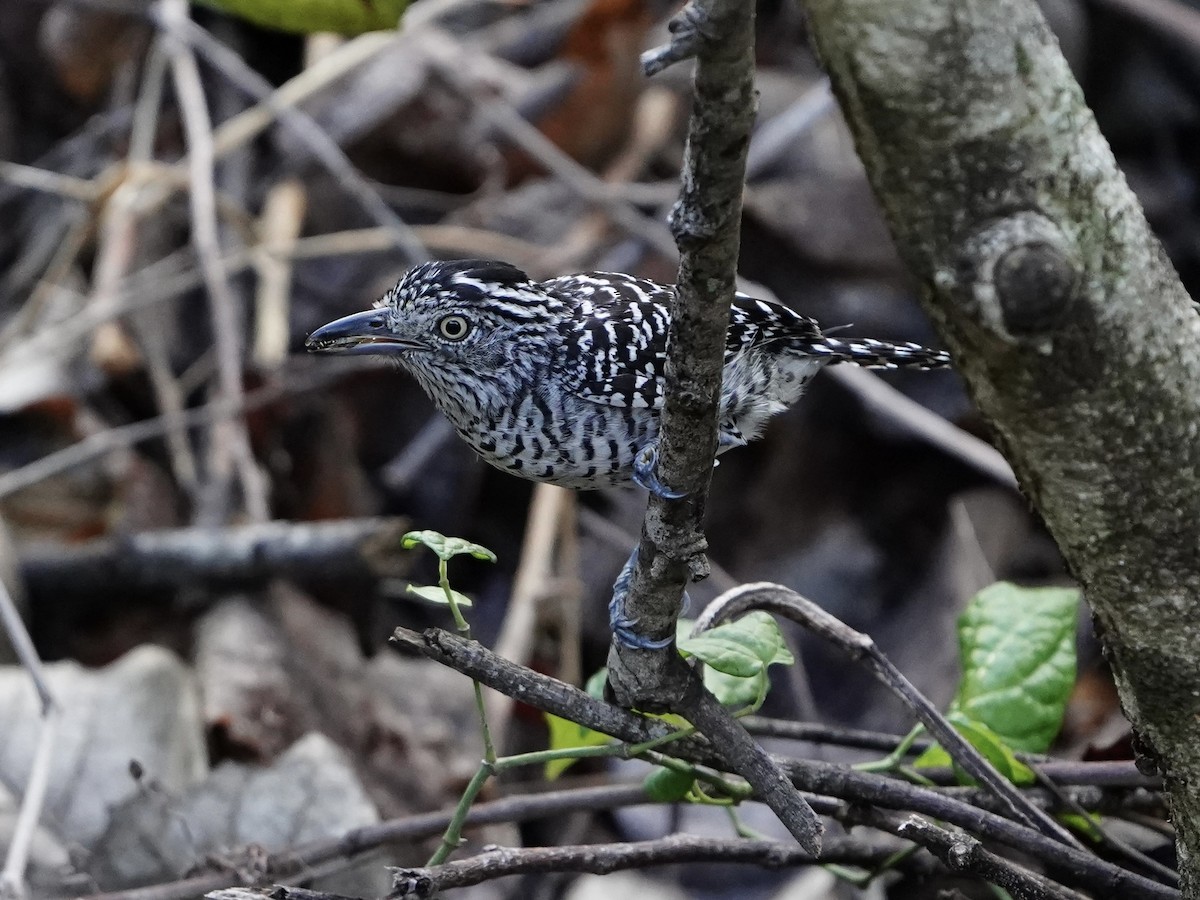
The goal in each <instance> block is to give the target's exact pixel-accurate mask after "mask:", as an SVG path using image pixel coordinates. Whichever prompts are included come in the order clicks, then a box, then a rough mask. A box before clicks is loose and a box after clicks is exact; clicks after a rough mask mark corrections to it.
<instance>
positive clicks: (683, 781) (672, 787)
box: [642, 766, 696, 803]
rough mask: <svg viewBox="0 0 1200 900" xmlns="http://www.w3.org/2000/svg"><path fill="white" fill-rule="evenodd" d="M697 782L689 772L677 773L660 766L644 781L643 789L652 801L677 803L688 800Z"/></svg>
mask: <svg viewBox="0 0 1200 900" xmlns="http://www.w3.org/2000/svg"><path fill="white" fill-rule="evenodd" d="M695 780H696V779H695V778H694V777H693V776H692V775H691V774H690V773H688V772H676V771H675V770H674V769H665V768H663V767H661V766H658V767H656V768H655V769H654V771H653V772H651V773H650V774H649V775H647V776H646V777H645V778H644V779H643V780H642V788H643V789H644V790H645V791H646V796H647V797H649V798H650V799H651V800H656V801H658V802H659V803H676V802H678V801H680V800H684V799H686V798H687V795H688V793H689V792H690V791H691V789H692V784H693V783H694V782H695Z"/></svg>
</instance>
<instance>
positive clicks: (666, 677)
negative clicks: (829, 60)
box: [609, 0, 821, 852]
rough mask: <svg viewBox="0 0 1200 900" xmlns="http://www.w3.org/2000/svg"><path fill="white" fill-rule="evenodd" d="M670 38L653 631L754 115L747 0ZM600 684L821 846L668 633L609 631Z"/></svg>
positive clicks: (719, 332) (706, 401)
mask: <svg viewBox="0 0 1200 900" xmlns="http://www.w3.org/2000/svg"><path fill="white" fill-rule="evenodd" d="M671 31H672V34H673V35H674V38H673V40H672V42H671V43H670V44H669V45H668V46H667V47H665V48H663V49H661V50H657V51H652V52H651V53H649V54H647V56H646V57H644V58H643V66H644V68H645V69H646V71H647V72H648V73H651V74H653V73H654V72H656V71H659V70H660V69H662V68H664V67H665V66H667V65H670V64H671V63H673V62H677V61H679V60H682V59H686V58H688V57H691V56H695V57H696V76H695V83H694V94H695V104H694V106H693V109H692V116H691V120H690V123H689V126H688V142H687V151H686V153H685V155H684V164H683V172H682V175H681V181H682V189H681V191H680V196H679V200H678V201H677V202H676V204H675V206H674V208H673V209H672V211H671V231H672V234H673V235H674V237H675V242H676V244H677V245H678V247H679V255H680V263H679V279H678V287H677V289H676V297H675V304H674V308H673V311H672V317H671V318H672V322H671V335H670V342H669V356H668V360H667V368H666V396H665V405H664V408H663V414H662V427H661V431H660V435H659V457H658V466H659V473H658V474H659V477H660V479H661V480H662V481H663V482H664V483H665V484H667V485H669V486H670V487H671V488H672V489H673V490H679V491H686V492H687V493H686V496H685V497H684V498H683V499H681V500H664V499H662V498H660V497H656V496H651V497H650V502H649V506H648V508H647V510H646V518H645V521H644V523H643V525H642V536H641V541H640V543H639V545H638V558H637V562H636V564H635V566H634V570H633V573H632V578H631V582H630V590H629V596H628V598H627V600H626V611H627V613H628V615H629V616H630V618H632V619H633V620H634V621H636V622H637V623H638V626H637V627H638V631H639V632H640V633H642V634H643V635H645V636H646V637H648V638H651V639H663V638H669V637H673V636H674V633H675V623H676V620H677V619H678V617H679V612H680V605H681V601H682V599H683V592H684V588H685V586H686V584H687V582H688V581H689V580H690V581H695V580H699V579H700V578H703V577H705V576H706V575H708V561H707V559H706V558H705V556H704V551H705V549H706V546H707V545H706V542H705V539H704V533H703V531H702V524H703V520H704V508H705V502H706V500H707V497H708V484H709V480H710V478H711V476H712V466H713V458H714V457H715V456H716V451H717V408H718V403H719V400H720V395H721V374H722V369H723V367H724V356H725V334H726V331H727V330H728V328H729V307H730V303H731V302H732V300H733V294H734V291H735V284H736V281H737V261H738V249H739V237H740V232H741V213H742V185H743V181H744V178H745V171H746V151H747V149H748V147H749V145H750V130H751V128H752V126H753V124H754V110H755V94H754V4H753V2H752V0H692V2H690V3H689V4H688V5H687V6H686V7H685V8H684V10H683V11H682V12H681V13H680V15H679V16H678V17H677V18H676V19H675V20H674V21H673V22H672V23H671ZM609 685H610V688H611V690H612V692H613V695H614V696H615V698H616V699H617V701H618V702H619V703H621V704H622V705H625V706H631V707H632V706H635V707H637V708H639V709H644V710H649V711H653V710H661V709H669V710H672V711H674V712H677V713H679V714H681V715H683V716H685V717H686V718H687V719H688V720H689V721H691V722H692V723H693V724H694V725H696V726H697V727H698V728H699V729H700V730H701V731H702V732H704V733H705V734H707V735H708V736H709V737H710V738H711V739H712V740H713V744H714V745H715V746H718V747H720V748H721V749H722V756H723V757H724V759H725V760H726V763H727V765H728V767H729V768H730V769H731V770H733V771H736V772H737V773H738V774H739V775H742V776H743V777H744V778H745V779H746V780H747V781H748V782H750V784H751V786H752V787H753V788H754V790H755V791H756V793H757V794H758V795H759V796H760V797H761V798H762V800H763V801H764V802H766V803H767V804H768V805H769V806H770V807H771V809H772V810H773V811H774V812H775V814H776V815H777V816H778V817H779V819H780V821H781V822H782V823H783V824H784V825H785V826H786V827H787V828H788V830H789V831H790V832H791V833H792V835H793V836H794V837H795V838H796V840H797V841H798V842H799V843H800V845H801V846H802V847H804V848H806V849H808V850H810V851H811V852H816V850H817V848H819V847H820V835H821V824H820V821H819V820H818V819H817V817H816V814H815V813H814V812H813V811H812V809H811V808H810V807H809V806H808V804H807V803H805V802H804V800H803V798H802V797H801V796H800V795H799V793H797V792H796V790H795V788H794V787H793V786H792V784H791V782H790V781H788V779H787V778H786V777H785V776H784V774H783V773H782V772H781V771H780V770H779V769H778V768H777V767H776V766H775V765H774V764H773V763H772V761H771V760H770V758H769V757H768V756H767V754H766V753H765V751H763V749H762V747H760V746H759V745H758V744H757V743H755V741H754V740H753V739H752V738H751V737H750V736H749V735H748V734H746V732H745V730H744V729H743V728H742V727H741V726H740V725H739V724H738V723H737V722H736V721H735V720H734V719H733V718H732V717H731V716H730V715H729V713H728V712H727V711H726V710H724V709H723V708H722V707H721V705H720V703H718V702H717V700H716V698H715V697H713V696H712V694H710V693H709V692H708V691H707V690H706V689H705V688H704V685H703V684H702V683H701V681H700V679H699V677H698V676H697V675H696V674H695V672H693V671H692V669H691V668H690V667H688V666H687V665H686V664H685V663H684V662H683V660H682V659H681V658H680V656H679V653H678V651H677V650H676V649H675V645H674V642H671V643H670V644H669V645H668V646H666V647H665V648H663V649H638V648H633V647H628V646H625V645H623V644H621V643H620V642H618V641H614V642H613V645H612V648H611V650H610V652H609Z"/></svg>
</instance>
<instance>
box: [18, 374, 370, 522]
mask: <svg viewBox="0 0 1200 900" xmlns="http://www.w3.org/2000/svg"><path fill="white" fill-rule="evenodd" d="M364 368H373V366H365V365H362V364H361V363H357V364H353V365H350V366H346V367H339V368H337V369H336V370H334V369H333V368H332V367H331V368H329V369H328V370H326V371H324V372H321V371H314V370H311V369H310V370H308V371H306V372H304V374H302V375H300V376H293V377H291V378H290V379H289V380H288V381H287V382H286V383H279V384H273V385H267V386H266V387H261V388H258V389H257V390H254V391H251V392H250V393H248V394H245V395H243V396H242V397H241V398H240V399H238V400H224V399H222V400H215V401H213V402H211V403H208V404H206V405H204V406H198V407H196V408H195V409H189V410H188V411H187V412H185V413H184V414H183V416H182V421H183V424H184V425H185V426H187V427H188V428H195V427H197V426H200V425H210V424H212V423H213V422H218V421H221V420H222V419H225V418H229V417H230V416H238V415H242V414H243V413H246V412H250V411H252V410H255V409H258V408H260V407H262V406H266V405H267V404H269V403H274V402H275V401H276V400H278V399H280V398H281V397H285V396H288V395H289V394H295V393H300V392H302V391H309V390H313V389H315V388H318V387H322V386H324V385H326V384H329V383H330V382H332V381H335V380H336V379H337V378H340V377H341V376H342V375H344V374H345V373H346V372H347V371H350V370H353V369H364ZM167 428H168V424H167V420H166V418H165V417H164V416H158V417H156V418H153V419H146V420H144V421H142V422H133V423H131V424H129V425H121V426H118V427H116V428H110V429H108V430H107V431H102V432H98V433H96V434H92V435H89V436H88V437H86V438H84V439H83V440H81V441H78V442H76V443H74V444H71V445H70V446H69V447H64V448H63V449H61V450H56V451H55V452H53V453H48V454H47V455H45V456H43V457H42V458H41V459H37V460H34V461H33V462H31V463H28V464H27V465H24V466H21V468H19V469H13V470H12V471H11V472H5V473H3V474H0V500H2V499H3V498H5V497H7V496H9V495H11V494H15V493H16V492H17V491H20V490H24V489H25V488H27V487H30V486H31V485H34V484H37V483H38V482H39V481H43V480H44V479H46V478H50V477H52V476H54V475H58V474H60V473H62V472H66V471H68V470H69V469H73V468H74V467H75V466H79V465H83V464H84V463H87V462H91V461H92V460H94V459H96V458H98V457H101V456H104V455H106V454H108V453H113V452H115V451H118V450H127V449H128V448H130V447H132V446H134V445H136V444H140V443H141V442H142V441H147V440H150V439H152V438H159V437H162V436H163V434H164V433H165V432H166V430H167Z"/></svg>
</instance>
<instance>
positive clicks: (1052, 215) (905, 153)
mask: <svg viewBox="0 0 1200 900" xmlns="http://www.w3.org/2000/svg"><path fill="white" fill-rule="evenodd" d="M807 8H808V11H809V15H810V19H811V25H812V29H813V34H814V37H815V40H816V43H817V46H818V48H819V50H820V53H821V55H822V57H823V59H824V62H825V65H826V66H827V67H828V70H829V73H830V76H831V78H832V80H833V85H834V89H835V91H836V93H837V96H838V98H839V100H840V101H841V104H842V107H843V110H844V112H845V115H846V117H847V119H848V120H849V122H850V126H851V128H852V130H853V132H854V135H855V139H856V141H857V145H858V150H859V154H860V155H861V156H862V158H863V162H864V163H865V164H866V167H867V171H868V173H869V175H870V178H871V183H872V185H873V186H874V189H875V192H876V194H877V195H878V197H879V199H880V201H881V203H882V205H883V208H884V211H885V213H886V215H887V219H888V223H889V225H890V227H891V231H892V234H893V236H894V237H895V240H896V244H897V246H898V247H899V250H900V253H901V254H902V256H903V257H904V260H905V262H906V263H907V265H908V267H909V269H910V270H911V271H912V273H913V274H914V275H915V276H916V279H917V281H918V283H919V284H920V285H921V286H922V289H923V293H924V296H925V300H926V304H927V307H928V309H929V311H930V313H931V314H932V315H933V317H934V319H935V321H936V323H937V325H938V326H939V330H940V332H941V334H942V337H943V338H944V340H945V341H946V343H947V344H948V345H949V346H950V348H951V350H952V351H953V353H954V356H955V359H956V362H957V364H958V368H959V370H960V371H961V372H962V374H963V375H964V377H965V378H966V380H967V382H968V385H969V386H970V388H971V391H972V393H973V395H974V397H975V400H976V402H977V403H978V405H979V408H980V409H981V410H982V412H983V413H984V414H985V415H986V416H987V417H988V418H989V420H990V421H991V422H992V423H993V425H994V427H995V430H996V433H997V435H998V437H999V439H1000V444H1001V447H1002V448H1003V449H1004V451H1005V454H1006V455H1007V457H1008V459H1009V461H1010V462H1011V463H1012V465H1013V468H1014V469H1015V471H1016V473H1017V475H1018V477H1019V479H1020V482H1021V486H1022V488H1023V489H1024V491H1025V493H1026V495H1027V496H1028V497H1029V498H1030V500H1031V501H1032V502H1033V503H1034V505H1035V506H1036V508H1037V509H1038V511H1039V512H1040V513H1041V515H1042V517H1043V518H1044V519H1045V521H1046V524H1047V525H1048V526H1049V528H1050V530H1051V532H1052V533H1053V535H1054V537H1055V539H1056V540H1057V542H1058V545H1059V547H1060V548H1061V550H1062V552H1063V555H1064V556H1065V557H1066V559H1067V562H1068V564H1069V565H1070V568H1071V571H1072V573H1073V574H1074V575H1075V576H1076V577H1077V578H1078V579H1079V580H1080V582H1081V583H1082V585H1083V587H1084V589H1085V592H1086V596H1087V599H1088V601H1089V603H1090V604H1091V606H1092V609H1093V610H1094V612H1095V615H1096V619H1097V621H1098V623H1099V626H1100V632H1101V635H1102V638H1103V640H1104V643H1105V646H1106V648H1107V651H1108V658H1109V660H1110V661H1111V662H1112V665H1113V670H1114V672H1115V674H1116V678H1117V683H1118V686H1119V688H1120V692H1121V698H1122V701H1123V703H1124V705H1125V710H1126V712H1127V714H1128V715H1129V717H1130V719H1131V720H1132V721H1133V723H1134V726H1135V728H1136V729H1137V731H1138V732H1139V734H1140V735H1141V736H1142V738H1143V739H1144V745H1145V747H1146V748H1147V751H1148V757H1147V761H1148V762H1150V763H1151V764H1152V765H1157V766H1158V767H1160V768H1161V770H1162V772H1163V774H1164V775H1165V776H1166V784H1167V787H1168V788H1169V790H1170V792H1171V797H1172V804H1173V810H1174V816H1173V821H1174V824H1175V828H1176V833H1177V840H1178V844H1179V849H1180V860H1181V863H1182V866H1183V878H1184V892H1185V895H1187V896H1191V897H1197V896H1200V869H1198V865H1200V863H1198V860H1200V700H1197V698H1198V697H1200V651H1198V649H1197V648H1200V616H1198V615H1197V610H1198V608H1200V607H1198V604H1200V316H1198V315H1197V312H1196V308H1195V307H1194V306H1193V304H1192V302H1191V300H1190V299H1189V297H1188V296H1187V293H1186V292H1185V291H1184V289H1183V287H1182V285H1181V284H1180V282H1179V279H1178V277H1177V276H1176V274H1175V272H1174V271H1173V270H1172V268H1171V266H1170V264H1169V263H1168V262H1167V260H1166V258H1165V256H1164V254H1163V252H1162V248H1161V247H1160V245H1159V243H1158V241H1157V240H1156V239H1155V238H1154V236H1153V235H1152V234H1151V232H1150V229H1149V226H1148V225H1147V223H1146V219H1145V216H1144V215H1143V213H1142V210H1141V208H1140V207H1139V205H1138V202H1137V199H1136V198H1135V197H1134V195H1133V193H1132V192H1131V191H1130V189H1129V187H1128V185H1127V184H1126V183H1125V179H1124V177H1123V176H1122V175H1121V172H1120V171H1119V169H1118V168H1117V165H1116V162H1115V160H1114V158H1113V155H1112V153H1111V151H1110V150H1109V147H1108V145H1107V143H1106V142H1105V140H1104V138H1103V137H1102V136H1101V134H1100V132H1099V129H1098V128H1097V125H1096V122H1095V119H1094V117H1093V116H1092V114H1091V112H1090V110H1088V108H1087V106H1086V105H1085V104H1084V100H1083V95H1082V92H1081V91H1080V89H1079V86H1078V85H1077V84H1076V83H1075V81H1074V79H1073V78H1072V76H1071V73H1070V71H1069V70H1068V68H1067V64H1066V62H1065V60H1064V59H1063V56H1062V54H1061V53H1060V51H1059V48H1058V45H1057V43H1056V42H1055V39H1054V37H1053V35H1052V34H1051V33H1050V31H1049V29H1048V28H1047V26H1046V23H1045V21H1044V20H1043V18H1042V14H1041V12H1040V11H1039V10H1038V8H1037V6H1036V4H1035V3H1034V2H1033V0H1006V2H998V0H955V2H951V3H946V2H944V0H810V3H809V4H808V6H807Z"/></svg>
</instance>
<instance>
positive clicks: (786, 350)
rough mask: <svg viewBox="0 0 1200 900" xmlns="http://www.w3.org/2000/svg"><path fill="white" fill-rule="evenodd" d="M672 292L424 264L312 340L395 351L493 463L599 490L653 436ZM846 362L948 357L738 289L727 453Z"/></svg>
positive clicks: (621, 281)
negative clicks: (848, 330)
mask: <svg viewBox="0 0 1200 900" xmlns="http://www.w3.org/2000/svg"><path fill="white" fill-rule="evenodd" d="M673 290H674V289H673V288H672V287H670V286H668V285H662V284H658V283H656V282H653V281H648V280H646V279H642V278H635V277H633V276H631V275H623V274H619V273H608V272H594V273H589V274H584V275H567V276H563V277H560V278H551V279H549V280H547V281H541V282H535V281H531V280H530V279H529V277H528V276H527V275H526V274H525V273H524V272H522V271H521V270H520V269H517V268H516V267H514V266H511V265H509V264H507V263H502V262H496V261H492V260H455V261H449V262H430V263H424V264H422V265H420V266H417V267H416V268H414V269H412V270H410V271H409V272H408V273H407V274H405V275H404V277H403V278H401V279H400V281H399V283H398V284H397V285H396V286H395V287H394V288H392V289H391V290H390V291H388V293H387V294H386V295H384V297H383V298H382V299H381V300H380V301H379V303H378V304H377V305H376V308H375V309H373V310H370V311H368V312H364V313H358V314H355V315H352V316H347V317H345V318H343V319H339V320H338V321H336V322H332V323H330V324H329V325H326V326H324V327H323V328H320V329H318V330H317V331H315V332H314V333H313V334H312V335H311V336H310V337H309V339H308V344H307V346H308V347H309V348H310V349H313V350H323V351H334V352H352V353H381V354H388V355H391V356H394V357H395V358H396V359H397V360H398V361H399V363H400V364H401V365H402V366H403V367H404V368H405V369H407V370H408V371H409V372H410V373H411V374H412V375H413V377H414V378H416V379H417V381H418V382H419V383H420V384H421V386H422V387H423V388H424V389H425V391H426V393H428V394H429V396H430V397H431V398H432V399H433V401H434V402H435V403H436V404H437V405H438V407H439V408H441V410H442V411H443V412H444V413H445V414H446V416H447V417H448V418H449V419H450V421H451V423H452V424H453V425H454V428H455V430H457V431H458V433H459V435H461V436H462V438H463V439H464V440H465V441H466V442H467V443H468V444H470V445H471V446H472V447H473V448H474V449H475V451H476V452H477V453H478V454H479V455H480V456H482V457H483V458H484V459H485V460H487V461H488V462H489V463H491V464H492V465H494V466H496V467H498V468H500V469H503V470H505V471H508V472H512V473H513V474H516V475H520V476H522V477H524V478H529V479H532V480H534V481H544V482H549V483H552V484H559V485H563V486H565V487H573V488H597V487H603V486H605V485H612V484H623V483H627V482H629V481H630V480H632V479H633V477H634V462H635V459H636V458H637V457H638V455H639V453H642V452H643V451H644V450H645V449H646V448H647V447H651V448H652V447H653V446H654V444H655V442H656V441H657V437H658V421H659V409H660V408H661V406H662V401H663V384H664V379H663V371H664V366H665V364H666V347H667V334H668V330H669V325H670V310H671V302H672V295H673ZM838 362H852V363H855V364H857V365H864V366H873V367H882V368H899V367H912V368H922V369H932V368H940V367H943V366H946V365H948V364H949V362H950V360H949V357H948V355H947V354H946V353H944V352H942V351H938V350H929V349H926V348H924V347H921V346H919V345H917V344H904V343H901V344H898V343H889V342H887V341H877V340H871V339H862V338H845V339H839V338H834V337H830V336H828V335H825V334H823V333H822V332H821V329H820V327H819V326H818V325H817V323H816V322H815V321H813V320H812V319H809V318H807V317H805V316H802V315H800V314H799V313H797V312H794V311H793V310H791V309H789V308H787V307H785V306H782V305H780V304H777V303H770V302H767V301H764V300H756V299H754V298H752V297H749V296H746V295H744V294H738V295H737V296H736V298H735V300H734V303H733V306H732V310H731V314H730V323H729V332H728V335H727V337H726V344H725V369H724V382H723V386H722V390H721V408H720V450H722V451H724V450H727V449H729V448H730V447H735V446H739V445H741V444H744V443H746V442H747V441H749V440H752V439H753V438H755V437H756V436H757V435H758V434H759V432H760V431H761V430H762V427H763V426H764V425H765V423H766V421H767V419H769V418H770V417H771V416H773V415H775V414H777V413H779V412H782V411H783V410H784V409H786V408H788V407H789V406H791V405H792V404H793V403H795V402H796V401H797V400H798V399H799V398H800V395H801V393H802V392H803V390H804V387H805V385H806V384H807V383H808V382H809V381H810V380H811V379H812V377H813V376H814V375H816V373H817V372H818V371H820V369H821V368H822V367H824V366H825V365H828V364H830V363H838Z"/></svg>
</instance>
